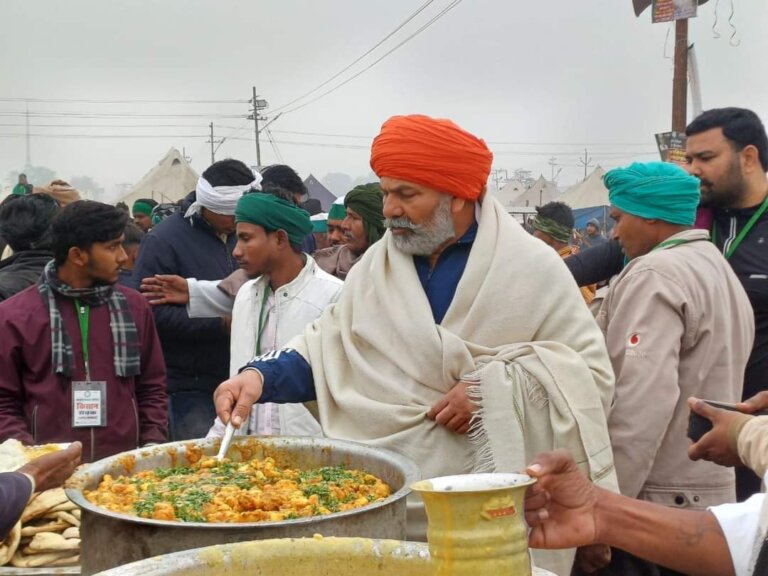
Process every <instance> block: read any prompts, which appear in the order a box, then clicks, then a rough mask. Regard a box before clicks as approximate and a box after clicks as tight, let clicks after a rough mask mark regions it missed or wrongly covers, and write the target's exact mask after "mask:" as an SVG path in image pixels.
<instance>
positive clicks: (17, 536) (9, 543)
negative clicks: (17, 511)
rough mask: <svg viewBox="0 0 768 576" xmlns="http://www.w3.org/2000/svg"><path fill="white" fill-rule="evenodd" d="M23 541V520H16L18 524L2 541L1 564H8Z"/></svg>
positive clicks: (0, 547)
mask: <svg viewBox="0 0 768 576" xmlns="http://www.w3.org/2000/svg"><path fill="white" fill-rule="evenodd" d="M20 541H21V522H16V525H15V526H14V527H13V528H11V531H10V532H9V533H8V536H7V537H6V538H5V540H3V542H2V543H0V566H3V565H4V564H7V563H8V562H9V561H10V560H11V558H13V555H14V554H15V553H16V550H17V549H18V547H19V542H20Z"/></svg>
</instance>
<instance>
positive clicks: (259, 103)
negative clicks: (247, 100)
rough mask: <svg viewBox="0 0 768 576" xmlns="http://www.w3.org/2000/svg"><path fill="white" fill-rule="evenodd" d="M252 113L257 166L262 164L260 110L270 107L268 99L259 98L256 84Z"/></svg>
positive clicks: (250, 117)
mask: <svg viewBox="0 0 768 576" xmlns="http://www.w3.org/2000/svg"><path fill="white" fill-rule="evenodd" d="M251 105H252V106H253V108H252V109H251V115H250V116H248V119H249V120H253V137H254V140H255V141H256V166H259V167H260V166H261V146H260V144H259V110H265V109H266V108H267V107H269V103H268V102H267V101H266V100H259V99H258V98H257V96H256V86H253V98H252V99H251Z"/></svg>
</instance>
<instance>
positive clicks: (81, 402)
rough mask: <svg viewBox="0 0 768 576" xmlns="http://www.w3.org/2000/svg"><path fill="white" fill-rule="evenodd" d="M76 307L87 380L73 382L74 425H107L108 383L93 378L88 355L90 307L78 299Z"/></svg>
mask: <svg viewBox="0 0 768 576" xmlns="http://www.w3.org/2000/svg"><path fill="white" fill-rule="evenodd" d="M75 309H76V310H77V317H78V320H79V322H80V337H81V338H82V342H83V361H84V364H85V380H79V381H74V382H72V427H73V428H95V427H103V426H106V425H107V383H106V381H103V380H91V370H90V362H89V357H88V328H89V319H90V318H89V316H90V309H89V308H88V306H86V305H84V304H81V303H80V302H79V301H78V300H75Z"/></svg>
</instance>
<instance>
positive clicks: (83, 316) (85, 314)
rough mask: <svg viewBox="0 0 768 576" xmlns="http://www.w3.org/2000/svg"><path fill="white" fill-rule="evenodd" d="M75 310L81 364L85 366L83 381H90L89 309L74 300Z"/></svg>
mask: <svg viewBox="0 0 768 576" xmlns="http://www.w3.org/2000/svg"><path fill="white" fill-rule="evenodd" d="M75 310H76V311H77V319H78V320H79V321H80V338H81V339H82V342H83V363H84V364H85V379H86V380H88V381H90V379H91V370H90V367H89V366H88V364H89V361H88V323H89V322H88V320H89V319H90V316H91V309H90V307H89V306H86V305H85V304H81V303H80V301H79V300H75Z"/></svg>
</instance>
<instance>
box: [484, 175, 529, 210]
mask: <svg viewBox="0 0 768 576" xmlns="http://www.w3.org/2000/svg"><path fill="white" fill-rule="evenodd" d="M523 192H525V186H523V184H522V182H519V181H517V180H510V181H509V182H506V183H505V184H504V186H502V187H501V188H500V189H499V190H495V191H493V190H492V191H491V192H489V194H490V195H491V196H493V197H494V198H496V200H498V201H499V202H501V205H502V206H504V207H505V208H506V207H508V206H514V204H513V200H515V199H516V198H518V197H519V196H521V195H522V194H523Z"/></svg>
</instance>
